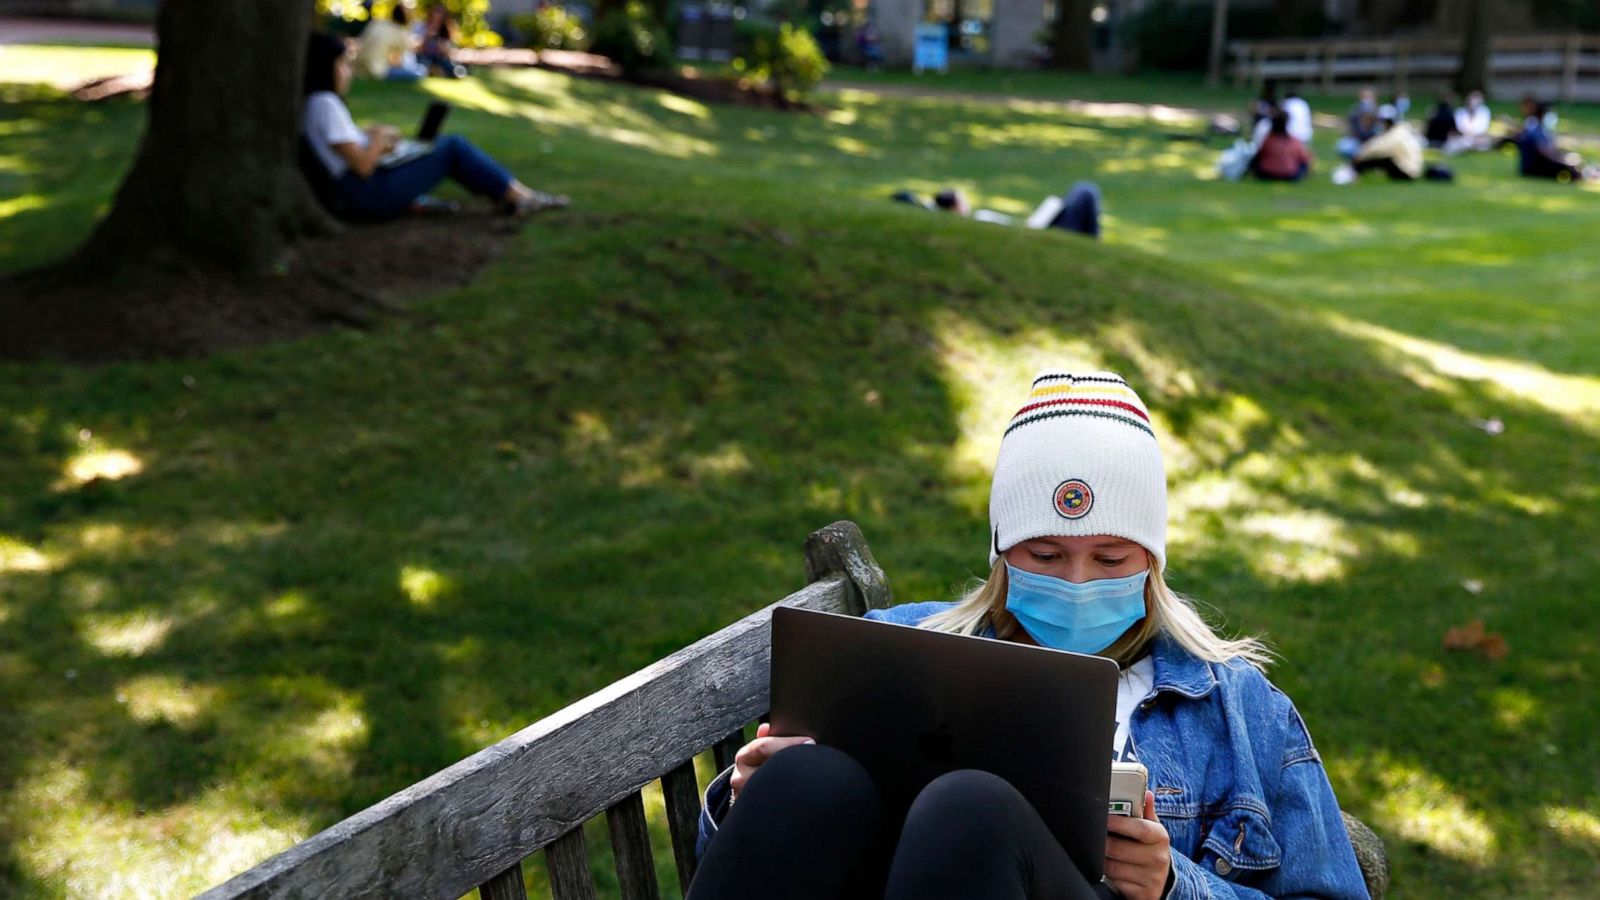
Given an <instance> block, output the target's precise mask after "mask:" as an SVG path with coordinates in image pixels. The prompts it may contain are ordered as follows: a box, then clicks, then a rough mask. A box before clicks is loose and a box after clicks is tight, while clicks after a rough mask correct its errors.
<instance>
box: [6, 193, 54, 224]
mask: <svg viewBox="0 0 1600 900" xmlns="http://www.w3.org/2000/svg"><path fill="white" fill-rule="evenodd" d="M49 202H50V201H49V200H47V199H46V198H44V197H42V196H40V195H39V194H23V195H22V196H20V197H12V198H10V199H8V200H0V219H4V218H6V217H7V216H14V215H16V214H17V213H20V212H26V211H27V210H30V209H43V208H44V207H45V206H46V205H47V204H48V203H49Z"/></svg>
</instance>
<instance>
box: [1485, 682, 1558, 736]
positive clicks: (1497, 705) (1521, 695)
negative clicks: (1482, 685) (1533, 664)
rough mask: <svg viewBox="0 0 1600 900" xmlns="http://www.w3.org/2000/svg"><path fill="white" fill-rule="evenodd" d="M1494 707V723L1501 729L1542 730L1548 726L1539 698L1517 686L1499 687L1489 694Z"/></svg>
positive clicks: (1518, 731)
mask: <svg viewBox="0 0 1600 900" xmlns="http://www.w3.org/2000/svg"><path fill="white" fill-rule="evenodd" d="M1489 703H1490V705H1491V706H1492V707H1493V708H1494V721H1495V724H1496V725H1498V726H1500V728H1501V729H1502V730H1503V731H1507V732H1512V733H1522V732H1525V731H1527V730H1528V729H1530V728H1537V729H1538V730H1540V731H1544V730H1546V729H1548V728H1549V727H1550V723H1549V721H1548V719H1547V716H1546V715H1545V714H1544V712H1543V706H1544V704H1542V703H1541V702H1540V701H1539V699H1538V698H1537V697H1535V696H1533V695H1532V694H1530V693H1528V692H1527V691H1524V690H1521V689H1519V688H1501V689H1499V690H1497V691H1494V692H1493V693H1491V694H1490V695H1489Z"/></svg>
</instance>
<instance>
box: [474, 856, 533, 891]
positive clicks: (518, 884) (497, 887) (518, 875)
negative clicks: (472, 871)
mask: <svg viewBox="0 0 1600 900" xmlns="http://www.w3.org/2000/svg"><path fill="white" fill-rule="evenodd" d="M478 898H479V900H528V890H527V888H525V887H523V885H522V863H517V864H516V865H514V866H512V867H511V868H509V869H507V870H505V871H504V872H501V873H500V874H499V875H496V876H494V877H493V878H491V879H489V880H488V881H485V882H484V883H483V884H480V885H478Z"/></svg>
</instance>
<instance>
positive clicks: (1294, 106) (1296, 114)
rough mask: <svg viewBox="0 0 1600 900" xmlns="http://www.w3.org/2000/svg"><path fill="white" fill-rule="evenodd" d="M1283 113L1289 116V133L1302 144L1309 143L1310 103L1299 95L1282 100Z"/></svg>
mask: <svg viewBox="0 0 1600 900" xmlns="http://www.w3.org/2000/svg"><path fill="white" fill-rule="evenodd" d="M1283 113H1284V115H1286V116H1288V117H1289V135H1290V136H1291V137H1293V138H1295V139H1296V140H1298V141H1300V143H1302V144H1306V145H1307V146H1309V145H1310V144H1311V104H1309V103H1307V102H1306V101H1305V100H1304V99H1302V98H1300V97H1289V98H1288V99H1286V100H1284V101H1283Z"/></svg>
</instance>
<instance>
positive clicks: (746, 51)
mask: <svg viewBox="0 0 1600 900" xmlns="http://www.w3.org/2000/svg"><path fill="white" fill-rule="evenodd" d="M737 40H738V56H737V57H736V58H735V59H734V61H733V66H734V68H735V69H736V70H738V71H739V72H741V73H743V74H745V75H747V76H749V77H750V78H751V79H753V80H755V81H759V82H762V83H765V84H766V85H767V86H768V87H770V88H771V89H772V91H773V92H774V93H776V94H777V95H778V96H780V97H782V98H783V99H785V100H797V99H799V98H801V97H803V96H805V94H806V93H807V92H809V91H810V90H811V89H812V88H814V87H816V86H817V84H818V83H820V82H821V81H822V79H823V76H825V75H827V74H828V60H827V58H826V57H825V56H823V55H822V48H821V47H818V46H817V42H816V39H814V38H813V37H812V36H811V33H810V32H807V31H803V30H801V29H798V28H795V27H794V26H793V25H790V24H789V23H787V22H785V23H784V24H782V25H779V26H777V27H773V26H771V25H761V24H756V23H741V24H740V27H739V32H738V36H737Z"/></svg>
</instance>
